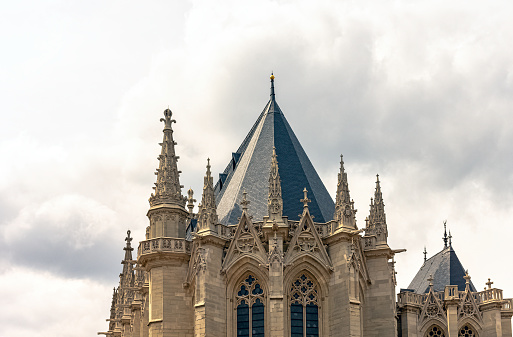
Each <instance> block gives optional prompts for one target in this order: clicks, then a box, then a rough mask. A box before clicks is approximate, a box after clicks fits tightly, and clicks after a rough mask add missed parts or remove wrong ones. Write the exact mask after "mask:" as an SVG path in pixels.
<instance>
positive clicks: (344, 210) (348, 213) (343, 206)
mask: <svg viewBox="0 0 513 337" xmlns="http://www.w3.org/2000/svg"><path fill="white" fill-rule="evenodd" d="M355 214H356V210H355V209H354V202H353V201H352V200H351V197H350V196H349V184H348V183H347V173H346V172H345V170H344V159H343V156H342V155H340V172H339V173H338V182H337V196H336V202H335V215H334V217H333V218H334V219H335V220H336V221H337V222H338V225H339V226H345V227H349V228H356V220H355Z"/></svg>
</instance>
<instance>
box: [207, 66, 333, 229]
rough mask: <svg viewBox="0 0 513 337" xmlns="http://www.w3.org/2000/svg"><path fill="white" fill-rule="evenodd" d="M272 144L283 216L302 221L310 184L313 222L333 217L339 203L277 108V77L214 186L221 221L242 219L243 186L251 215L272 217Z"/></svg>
mask: <svg viewBox="0 0 513 337" xmlns="http://www.w3.org/2000/svg"><path fill="white" fill-rule="evenodd" d="M273 147H274V148H275V149H276V155H277V156H278V158H279V161H280V166H279V175H280V180H281V189H282V198H283V215H284V216H288V217H289V219H291V220H299V215H300V214H301V213H302V208H303V207H302V204H301V202H300V199H301V198H302V197H303V189H304V188H306V189H307V190H308V191H309V197H310V199H311V200H312V202H311V204H310V205H309V208H310V214H312V215H313V216H314V217H315V218H314V220H315V221H316V222H327V221H330V220H331V219H333V213H334V211H335V204H334V203H333V200H332V199H331V197H330V195H329V193H328V191H327V190H326V187H325V186H324V184H323V183H322V181H321V179H320V178H319V175H318V174H317V172H316V171H315V168H314V167H313V165H312V163H311V162H310V160H309V159H308V156H307V155H306V153H305V151H304V150H303V148H302V146H301V144H300V143H299V141H298V139H297V137H296V135H295V134H294V132H293V131H292V129H291V127H290V125H289V123H288V122H287V120H286V119H285V116H284V115H283V112H282V111H281V109H280V107H279V106H278V103H277V102H276V99H275V92H274V76H271V95H270V99H269V102H268V103H267V105H266V106H265V108H264V110H263V111H262V113H261V114H260V116H259V117H258V119H257V121H256V123H255V124H254V125H253V127H252V128H251V130H250V131H249V133H248V135H247V136H246V138H245V139H244V141H243V142H242V144H241V145H240V147H239V149H238V150H237V151H236V152H234V153H233V154H232V160H231V161H230V163H229V164H228V166H227V167H226V169H225V171H224V172H223V173H222V174H220V175H219V176H220V178H219V181H218V182H217V184H216V186H215V188H214V189H215V194H216V201H217V214H218V216H219V220H220V222H221V223H223V224H225V225H230V224H236V223H238V218H239V217H240V216H241V214H242V207H241V205H240V204H239V202H240V200H242V192H243V190H246V191H247V198H248V200H250V201H251V204H250V206H249V210H248V212H249V214H250V215H251V216H254V217H255V218H256V219H262V218H263V217H264V216H267V215H268V214H267V213H268V209H267V208H268V207H267V199H268V192H269V189H268V184H269V181H268V179H269V170H270V167H271V158H272V153H273Z"/></svg>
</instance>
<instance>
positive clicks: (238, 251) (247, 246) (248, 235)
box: [223, 211, 268, 270]
mask: <svg viewBox="0 0 513 337" xmlns="http://www.w3.org/2000/svg"><path fill="white" fill-rule="evenodd" d="M242 256H252V257H254V258H255V259H257V260H258V261H259V262H260V263H261V264H263V265H265V264H266V263H267V261H268V256H267V252H266V250H265V248H264V246H263V245H262V242H261V241H260V238H259V236H258V233H257V231H256V229H255V226H254V225H253V223H252V222H251V219H250V218H249V216H248V215H247V213H246V212H245V211H244V212H243V213H242V216H241V218H240V221H239V225H238V226H237V229H236V231H235V234H234V237H233V240H232V242H231V243H230V247H229V248H228V252H227V253H226V257H225V259H224V261H223V270H226V269H228V268H229V267H230V266H231V265H232V264H233V263H234V262H235V261H236V260H238V259H239V258H240V257H242Z"/></svg>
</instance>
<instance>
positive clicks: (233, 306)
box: [226, 256, 269, 336]
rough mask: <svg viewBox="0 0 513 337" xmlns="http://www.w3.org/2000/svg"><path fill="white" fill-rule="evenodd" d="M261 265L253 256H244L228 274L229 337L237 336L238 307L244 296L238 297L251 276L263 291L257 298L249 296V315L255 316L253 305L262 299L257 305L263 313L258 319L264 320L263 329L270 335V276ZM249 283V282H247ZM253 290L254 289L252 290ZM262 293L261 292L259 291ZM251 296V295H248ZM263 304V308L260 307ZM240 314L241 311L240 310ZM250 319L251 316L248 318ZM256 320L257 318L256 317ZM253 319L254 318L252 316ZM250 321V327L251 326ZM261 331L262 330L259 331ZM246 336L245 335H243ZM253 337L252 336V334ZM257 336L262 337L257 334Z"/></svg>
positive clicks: (231, 267) (233, 265)
mask: <svg viewBox="0 0 513 337" xmlns="http://www.w3.org/2000/svg"><path fill="white" fill-rule="evenodd" d="M261 266H262V265H261V263H260V262H259V261H258V260H256V259H255V258H253V257H251V256H244V257H241V258H239V259H238V260H237V261H235V262H234V263H233V264H232V265H231V266H230V268H229V269H228V270H227V272H226V280H227V284H226V308H227V310H226V312H227V317H226V318H227V319H226V322H227V332H228V334H227V335H228V336H237V318H238V316H237V314H238V306H239V305H240V304H241V303H242V299H243V298H244V295H242V294H241V295H238V292H239V291H240V290H241V289H240V286H241V285H242V284H243V283H244V281H245V280H246V279H247V278H248V277H249V276H250V275H251V276H252V277H253V278H255V280H258V284H259V289H261V290H262V292H261V294H254V295H255V296H249V297H248V299H247V302H246V304H247V305H248V307H247V311H248V315H250V314H251V315H253V313H254V312H255V314H257V313H256V310H253V309H252V305H253V304H255V303H256V300H257V299H260V303H257V306H258V310H260V311H262V312H261V313H258V315H260V316H259V317H258V319H262V318H263V319H262V323H263V329H264V332H265V335H266V336H267V335H269V323H268V322H269V317H268V311H269V310H268V309H267V308H269V296H268V295H269V285H268V279H269V275H268V272H267V270H265V269H264V268H262V267H261ZM246 283H247V282H246ZM251 290H253V289H251ZM248 291H249V290H248ZM257 292H258V293H260V291H257ZM248 295H249V294H248ZM260 304H261V306H260ZM239 313H240V309H239ZM248 317H249V316H248ZM255 318H256V317H255ZM251 319H253V316H251ZM249 324H250V323H249V321H248V325H249ZM259 331H261V329H259ZM243 336H244V335H243ZM250 336H251V334H250ZM255 336H260V335H259V334H256V335H255Z"/></svg>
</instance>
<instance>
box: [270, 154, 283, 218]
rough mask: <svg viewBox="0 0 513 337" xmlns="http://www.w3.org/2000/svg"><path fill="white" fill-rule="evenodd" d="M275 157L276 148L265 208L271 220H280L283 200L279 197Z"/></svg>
mask: <svg viewBox="0 0 513 337" xmlns="http://www.w3.org/2000/svg"><path fill="white" fill-rule="evenodd" d="M277 157H278V156H277V155H276V148H274V147H273V154H272V157H271V170H270V172H269V196H268V198H267V208H268V212H269V218H270V219H271V220H280V219H281V218H282V216H283V199H282V197H281V183H280V173H279V172H278V160H277Z"/></svg>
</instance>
